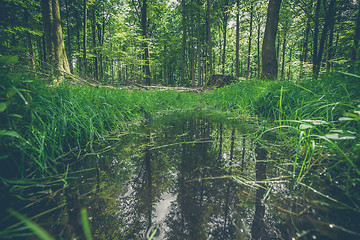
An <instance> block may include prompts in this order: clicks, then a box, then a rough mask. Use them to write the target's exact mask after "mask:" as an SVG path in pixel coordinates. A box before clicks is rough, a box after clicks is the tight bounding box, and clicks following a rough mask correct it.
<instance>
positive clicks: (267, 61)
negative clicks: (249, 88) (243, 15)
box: [261, 0, 281, 79]
mask: <svg viewBox="0 0 360 240" xmlns="http://www.w3.org/2000/svg"><path fill="white" fill-rule="evenodd" d="M280 5H281V0H270V1H269V5H268V11H267V17H266V26H265V33H264V40H263V46H262V73H261V77H262V78H269V79H275V78H276V77H277V71H278V65H277V61H276V50H275V39H276V32H277V27H278V22H279V11H280Z"/></svg>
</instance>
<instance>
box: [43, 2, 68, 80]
mask: <svg viewBox="0 0 360 240" xmlns="http://www.w3.org/2000/svg"><path fill="white" fill-rule="evenodd" d="M41 10H42V17H43V26H44V34H45V41H46V47H47V52H48V55H49V57H50V64H52V65H53V67H54V68H55V69H56V70H57V71H58V72H59V73H60V74H62V73H63V72H68V73H69V72H70V68H69V62H68V59H67V57H66V52H65V44H64V38H63V34H62V28H61V19H60V8H59V1H58V0H42V1H41Z"/></svg>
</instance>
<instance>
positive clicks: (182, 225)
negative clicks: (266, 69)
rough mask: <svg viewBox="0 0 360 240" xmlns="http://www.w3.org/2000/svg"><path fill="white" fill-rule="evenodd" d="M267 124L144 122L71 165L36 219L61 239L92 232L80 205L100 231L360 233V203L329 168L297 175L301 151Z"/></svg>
mask: <svg viewBox="0 0 360 240" xmlns="http://www.w3.org/2000/svg"><path fill="white" fill-rule="evenodd" d="M261 131H262V130H261V126H259V125H257V124H254V123H249V122H246V121H232V120H231V121H230V120H224V119H218V118H216V117H211V116H192V115H184V114H174V115H171V116H168V117H164V118H162V119H160V120H154V121H152V122H149V123H144V124H143V126H142V127H140V128H138V129H136V130H135V131H132V132H131V133H126V134H124V135H122V136H117V137H113V138H109V139H107V141H106V142H104V143H102V144H100V146H98V147H97V148H96V149H95V150H94V152H93V153H92V154H90V155H88V156H86V157H85V158H83V159H81V160H79V161H77V162H75V163H74V164H72V165H71V166H70V169H69V172H70V173H71V172H72V174H69V176H68V178H67V182H66V186H67V187H66V188H65V190H61V191H60V190H59V193H58V194H57V195H56V196H55V194H54V196H55V197H54V199H52V200H51V201H50V200H47V201H48V202H52V204H53V205H54V206H56V210H53V211H51V212H49V213H48V214H43V215H42V216H41V217H39V218H38V219H37V220H38V222H39V223H40V224H41V225H42V226H43V227H44V228H45V229H47V230H48V231H49V232H50V233H51V234H53V235H54V236H56V239H73V238H74V237H79V238H78V239H84V235H83V231H82V225H81V220H80V215H79V212H80V209H81V208H86V209H87V210H88V215H89V217H90V224H91V228H92V232H93V236H94V239H170V240H173V239H179V240H180V239H181V240H186V239H189V240H192V239H193V240H203V239H343V240H345V239H360V215H359V212H358V211H356V210H354V209H351V208H352V207H351V206H354V205H355V206H356V203H354V202H353V201H352V202H351V200H349V199H347V198H346V197H344V194H343V191H340V190H339V189H338V188H337V187H336V186H332V185H331V184H329V183H328V182H327V180H326V179H327V178H326V177H324V176H323V175H319V176H312V177H311V176H310V177H309V178H307V179H303V180H302V181H303V183H302V185H301V184H294V181H293V180H292V177H291V176H292V169H293V165H292V160H291V158H292V155H293V154H294V152H293V151H292V150H291V149H289V148H288V147H287V146H286V144H284V143H280V142H277V140H276V139H277V137H276V133H272V132H268V134H266V135H264V136H263V137H262V138H261V139H256V138H255V137H254V136H255V135H259V132H261ZM285 153H286V154H285ZM60 192H62V193H61V194H60ZM339 199H340V200H341V202H338V200H339ZM54 201H56V204H54V203H53V202H54ZM50 205H51V204H48V205H47V204H43V205H42V206H43V207H44V208H43V210H42V211H45V208H50V207H54V206H50Z"/></svg>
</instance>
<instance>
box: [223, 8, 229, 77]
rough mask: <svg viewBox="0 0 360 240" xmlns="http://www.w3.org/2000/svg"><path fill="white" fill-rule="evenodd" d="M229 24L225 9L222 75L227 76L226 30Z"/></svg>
mask: <svg viewBox="0 0 360 240" xmlns="http://www.w3.org/2000/svg"><path fill="white" fill-rule="evenodd" d="M227 22H228V13H227V10H226V9H225V11H224V22H223V30H224V35H223V37H224V44H223V54H222V74H223V75H225V61H226V30H227Z"/></svg>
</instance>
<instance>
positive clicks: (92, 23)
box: [91, 5, 99, 81]
mask: <svg viewBox="0 0 360 240" xmlns="http://www.w3.org/2000/svg"><path fill="white" fill-rule="evenodd" d="M91 31H92V41H93V47H94V70H95V72H94V76H95V79H96V80H97V81H98V80H99V75H98V58H97V51H96V18H95V5H93V6H92V16H91Z"/></svg>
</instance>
